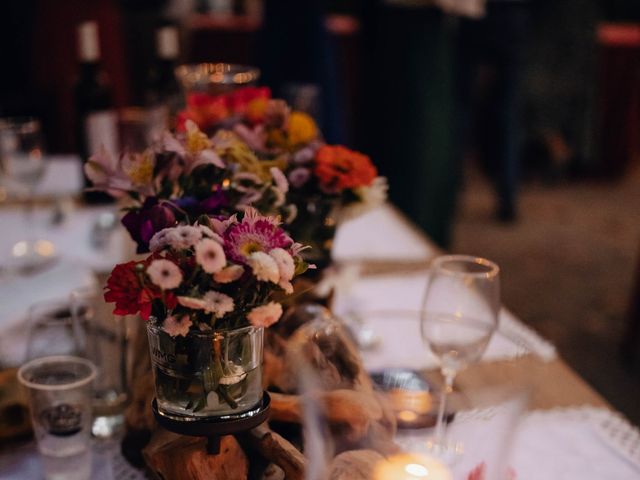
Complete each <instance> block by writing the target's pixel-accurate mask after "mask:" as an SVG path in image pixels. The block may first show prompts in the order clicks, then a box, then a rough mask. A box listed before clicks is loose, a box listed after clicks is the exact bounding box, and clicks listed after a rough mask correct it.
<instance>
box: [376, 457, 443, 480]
mask: <svg viewBox="0 0 640 480" xmlns="http://www.w3.org/2000/svg"><path fill="white" fill-rule="evenodd" d="M373 478H374V480H453V475H452V474H451V471H450V470H449V469H448V468H447V466H446V465H445V464H443V463H442V462H440V461H439V460H437V459H435V458H433V457H426V456H424V455H419V454H416V453H401V454H398V455H393V456H391V457H389V458H387V459H386V460H383V461H381V462H379V463H378V464H377V465H376V466H375V467H374V470H373Z"/></svg>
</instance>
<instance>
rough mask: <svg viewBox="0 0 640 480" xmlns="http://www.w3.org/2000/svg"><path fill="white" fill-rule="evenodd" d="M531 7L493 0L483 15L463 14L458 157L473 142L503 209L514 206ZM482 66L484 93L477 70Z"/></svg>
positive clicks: (460, 40) (510, 209)
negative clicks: (481, 16) (471, 18)
mask: <svg viewBox="0 0 640 480" xmlns="http://www.w3.org/2000/svg"><path fill="white" fill-rule="evenodd" d="M528 24H529V7H528V5H527V4H523V3H510V2H504V3H503V2H496V3H492V2H489V4H488V6H487V15H486V16H485V17H484V18H482V19H480V20H468V19H465V20H461V22H460V29H459V35H458V46H457V68H456V79H457V98H458V102H457V103H458V122H459V125H458V134H459V137H458V138H459V139H460V143H459V148H460V152H459V154H460V157H461V158H462V157H463V156H464V153H465V149H466V148H468V147H469V145H470V144H471V143H474V144H475V147H476V150H477V152H478V153H479V154H480V156H481V158H482V160H483V162H484V165H485V166H486V167H487V170H488V172H489V173H490V175H491V176H492V178H493V181H494V184H495V187H496V192H497V195H498V207H499V208H500V209H501V210H502V211H512V212H515V208H516V198H517V190H518V181H519V176H520V144H521V137H522V134H521V132H522V120H523V119H522V117H523V115H522V93H521V83H522V81H521V80H522V78H521V77H522V73H523V67H524V56H525V48H526V41H527V36H528ZM483 66H484V67H486V68H485V69H484V72H485V73H486V75H484V80H485V81H484V82H482V83H483V84H484V87H485V88H484V89H481V90H483V91H482V95H481V96H482V98H478V97H479V96H480V95H478V88H477V87H478V85H479V80H480V79H479V73H480V71H481V67H483Z"/></svg>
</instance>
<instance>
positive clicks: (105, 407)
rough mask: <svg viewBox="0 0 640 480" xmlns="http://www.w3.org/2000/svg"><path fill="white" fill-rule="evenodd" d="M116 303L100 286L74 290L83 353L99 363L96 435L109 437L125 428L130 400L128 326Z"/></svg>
mask: <svg viewBox="0 0 640 480" xmlns="http://www.w3.org/2000/svg"><path fill="white" fill-rule="evenodd" d="M112 310H113V305H110V304H107V303H106V302H105V301H104V297H103V295H102V292H101V291H100V290H99V289H98V288H96V287H88V288H83V289H78V290H74V291H73V292H72V293H71V313H72V315H73V320H74V321H73V323H74V325H75V326H76V328H79V329H81V335H78V336H77V338H78V339H79V341H80V351H81V352H83V353H82V354H81V356H83V357H86V358H87V359H89V360H90V361H91V362H93V364H94V365H95V366H96V369H97V376H96V380H95V382H94V383H95V386H94V396H93V416H94V420H93V425H92V433H93V435H94V436H95V437H99V438H103V439H108V438H113V437H115V436H117V435H118V434H120V433H121V432H122V429H123V427H124V407H125V404H126V401H127V345H128V341H127V328H126V324H125V321H126V319H125V317H121V316H117V315H114V314H113V313H112Z"/></svg>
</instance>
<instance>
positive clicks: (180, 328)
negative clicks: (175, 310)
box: [162, 315, 192, 337]
mask: <svg viewBox="0 0 640 480" xmlns="http://www.w3.org/2000/svg"><path fill="white" fill-rule="evenodd" d="M191 325H192V322H191V318H189V315H183V316H182V318H180V320H178V319H177V318H176V317H174V316H173V315H170V316H168V317H167V318H166V319H165V321H164V323H163V324H162V329H163V330H164V331H165V332H167V333H168V334H169V335H171V336H172V337H177V336H179V335H180V336H183V337H186V336H187V334H188V333H189V327H190V326H191Z"/></svg>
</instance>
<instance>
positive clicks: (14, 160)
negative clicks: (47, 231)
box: [0, 117, 55, 272]
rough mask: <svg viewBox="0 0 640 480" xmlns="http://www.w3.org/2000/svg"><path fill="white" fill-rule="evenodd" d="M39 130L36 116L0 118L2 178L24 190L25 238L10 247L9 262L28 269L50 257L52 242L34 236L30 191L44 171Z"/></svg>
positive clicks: (52, 250) (16, 266)
mask: <svg viewBox="0 0 640 480" xmlns="http://www.w3.org/2000/svg"><path fill="white" fill-rule="evenodd" d="M43 154H44V152H43V142H42V132H41V129H40V122H39V121H38V120H36V119H33V118H29V117H25V118H5V119H0V174H1V177H2V179H3V181H5V182H7V183H8V184H9V185H11V186H15V187H19V188H20V189H21V190H23V191H24V192H25V197H26V202H25V214H24V216H25V224H26V229H25V230H26V232H28V234H27V235H28V236H30V237H31V238H25V239H23V240H20V241H19V242H17V243H16V244H14V245H13V247H12V249H11V266H12V267H15V268H17V269H18V270H20V271H24V272H29V271H33V270H35V269H38V268H41V267H43V266H45V265H47V264H49V263H50V262H51V260H53V256H54V253H55V249H54V246H53V244H52V243H51V242H49V241H47V240H39V239H36V238H34V235H33V232H34V228H35V227H34V225H33V207H34V205H33V192H34V190H35V188H36V187H37V185H38V183H40V180H42V177H43V175H44V171H45V160H44V155H43Z"/></svg>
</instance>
